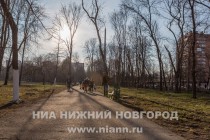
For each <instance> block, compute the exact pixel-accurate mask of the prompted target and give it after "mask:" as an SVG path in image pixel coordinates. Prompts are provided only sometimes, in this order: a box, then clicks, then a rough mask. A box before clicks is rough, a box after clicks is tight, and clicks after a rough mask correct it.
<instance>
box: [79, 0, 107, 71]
mask: <svg viewBox="0 0 210 140" xmlns="http://www.w3.org/2000/svg"><path fill="white" fill-rule="evenodd" d="M91 3H92V5H91V8H88V9H87V8H86V7H85V5H84V0H82V8H83V10H84V11H85V13H86V14H87V16H88V18H89V19H90V21H91V22H92V23H93V25H94V26H95V29H96V33H97V37H98V43H99V53H100V56H101V58H102V61H103V67H104V72H105V75H108V69H107V64H106V54H105V52H104V50H103V46H102V38H101V31H100V26H101V23H103V21H102V19H101V17H100V14H101V10H102V6H101V5H99V4H98V0H92V2H91Z"/></svg>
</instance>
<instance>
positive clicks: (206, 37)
mask: <svg viewBox="0 0 210 140" xmlns="http://www.w3.org/2000/svg"><path fill="white" fill-rule="evenodd" d="M192 35H193V34H192V32H189V33H187V34H186V35H185V36H184V44H185V45H184V52H183V63H182V67H183V75H184V76H185V77H188V80H190V81H191V68H192V41H193V39H192ZM195 54H196V78H197V82H202V83H203V82H208V81H209V80H210V34H204V33H202V32H201V33H198V32H197V33H196V46H195Z"/></svg>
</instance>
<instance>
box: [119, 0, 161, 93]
mask: <svg viewBox="0 0 210 140" xmlns="http://www.w3.org/2000/svg"><path fill="white" fill-rule="evenodd" d="M157 4H158V3H157V1H155V0H146V1H141V0H137V1H133V0H130V1H123V4H122V6H123V7H124V8H126V9H128V10H130V11H131V12H133V13H135V14H137V15H138V17H139V18H140V19H141V20H142V22H143V23H144V25H145V29H146V30H145V31H146V32H147V34H148V35H149V37H150V38H151V39H152V41H153V44H154V46H155V49H156V53H157V58H158V62H159V77H160V78H159V81H160V82H159V85H160V90H162V89H163V78H164V69H163V62H162V54H161V50H160V34H158V25H157V22H156V21H155V20H154V19H153V16H154V14H158V12H157V9H156V8H155V7H157V6H156V5H157Z"/></svg>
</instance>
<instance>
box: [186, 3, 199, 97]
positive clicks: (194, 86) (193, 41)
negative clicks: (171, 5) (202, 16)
mask: <svg viewBox="0 0 210 140" xmlns="http://www.w3.org/2000/svg"><path fill="white" fill-rule="evenodd" d="M188 1H189V4H190V10H191V18H192V23H193V34H192V86H193V87H192V90H193V98H196V97H197V96H196V54H195V45H196V23H195V9H194V8H195V0H188Z"/></svg>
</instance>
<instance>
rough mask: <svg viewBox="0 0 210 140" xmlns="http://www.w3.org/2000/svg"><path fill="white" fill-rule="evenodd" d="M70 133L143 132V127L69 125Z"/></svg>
mask: <svg viewBox="0 0 210 140" xmlns="http://www.w3.org/2000/svg"><path fill="white" fill-rule="evenodd" d="M67 129H68V132H69V133H131V134H133V133H143V128H142V127H132V128H128V127H109V126H106V127H98V128H96V127H68V128H67Z"/></svg>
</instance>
